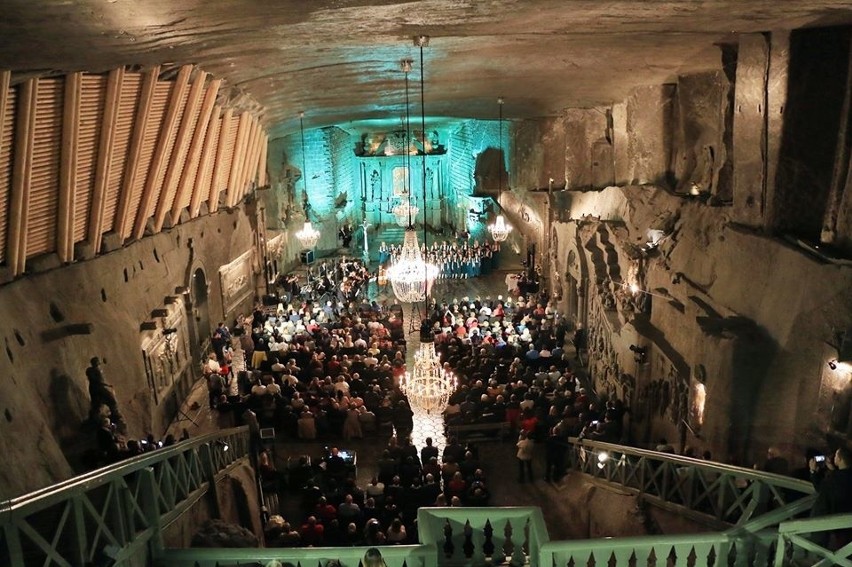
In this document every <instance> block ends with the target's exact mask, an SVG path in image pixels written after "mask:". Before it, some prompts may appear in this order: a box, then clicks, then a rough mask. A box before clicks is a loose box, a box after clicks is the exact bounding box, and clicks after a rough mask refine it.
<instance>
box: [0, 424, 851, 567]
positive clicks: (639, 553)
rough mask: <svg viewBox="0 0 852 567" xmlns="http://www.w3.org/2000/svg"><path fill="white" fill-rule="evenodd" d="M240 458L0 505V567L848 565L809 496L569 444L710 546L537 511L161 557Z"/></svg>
mask: <svg viewBox="0 0 852 567" xmlns="http://www.w3.org/2000/svg"><path fill="white" fill-rule="evenodd" d="M247 453H248V432H247V429H246V428H238V429H230V430H224V431H221V432H218V433H215V434H211V435H207V436H204V437H199V438H197V439H192V440H189V441H185V442H183V443H179V444H178V445H175V446H173V447H168V448H165V449H160V450H158V451H155V452H152V453H149V454H146V455H142V456H140V457H136V458H134V459H129V460H127V461H123V462H121V463H118V464H116V465H113V466H111V467H108V468H104V469H100V470H97V471H92V472H91V473H87V474H85V475H81V476H78V477H75V478H72V479H69V480H67V481H65V482H61V483H59V484H56V485H54V486H51V487H49V488H45V489H43V490H40V491H37V492H34V493H32V494H28V495H26V496H22V497H20V498H16V499H14V500H9V501H6V502H4V503H2V504H0V523H2V524H0V525H2V531H0V565H3V566H6V565H8V566H10V567H22V566H29V565H42V566H47V567H50V566H52V565H59V566H63V567H65V566H67V567H77V566H79V567H83V566H84V565H89V564H92V563H94V562H96V561H97V560H98V559H99V555H101V554H104V553H106V555H108V556H109V557H110V558H111V559H112V560H113V561H114V563H113V564H114V565H149V564H154V565H157V566H162V567H214V566H217V565H218V566H222V565H228V566H234V567H236V566H242V565H244V566H249V565H251V566H253V567H254V566H257V565H265V564H266V563H268V562H270V561H273V560H277V561H280V562H282V563H289V564H291V565H293V566H295V567H326V565H327V564H328V563H329V562H335V563H337V564H339V565H340V567H380V566H381V565H382V562H383V565H384V566H385V567H438V565H445V566H447V565H486V564H492V565H493V564H498V563H504V564H506V563H510V564H512V565H516V566H521V565H527V564H528V565H530V566H531V567H572V566H576V565H588V566H590V567H592V566H596V565H607V566H608V567H618V566H620V565H652V564H657V565H671V566H677V565H691V566H705V565H706V566H710V565H733V566H735V567H745V566H749V567H752V566H756V565H763V566H766V565H772V564H774V565H775V566H776V567H782V566H786V565H820V566H828V565H844V566H849V567H852V558H851V556H852V545H846V546H845V547H843V548H841V549H839V550H838V549H830V548H829V546H828V544H827V541H828V539H827V537H826V534H828V533H830V532H832V531H836V530H841V529H845V530H852V514H848V515H840V516H827V517H823V518H811V519H805V520H795V519H793V518H794V517H795V516H798V515H802V514H806V513H807V512H808V510H809V509H810V507H811V505H812V503H813V501H814V498H815V496H814V490H813V488H812V487H811V486H810V484H809V483H806V482H802V481H798V480H795V479H791V478H788V477H782V476H778V475H772V474H767V473H763V472H759V471H753V470H751V469H743V468H739V467H732V466H728V465H720V464H716V463H709V462H706V461H701V460H697V459H689V458H686V457H679V456H675V455H667V454H663V453H658V452H656V451H645V450H642V449H634V448H630V447H624V446H619V445H611V444H607V443H595V442H589V441H574V442H573V443H572V447H571V462H572V467H573V468H574V469H575V470H576V471H578V472H582V473H585V474H588V475H590V476H591V477H592V480H593V482H600V483H608V484H615V485H618V486H619V488H621V489H627V490H628V491H631V492H633V493H636V494H641V495H642V497H643V498H645V499H647V500H649V501H650V502H652V503H654V504H656V505H659V506H662V507H664V508H667V509H669V510H672V511H675V512H678V513H681V514H682V515H684V516H686V517H690V518H692V519H698V520H703V521H705V522H706V523H708V525H717V526H718V527H719V528H721V529H720V530H719V531H717V532H710V533H701V534H689V535H675V536H647V537H631V538H604V539H595V540H576V541H553V542H551V541H550V539H549V536H548V532H547V527H546V526H545V524H544V520H543V518H542V514H541V510H540V509H539V508H537V507H507V508H464V507H462V508H421V509H420V510H419V511H418V515H417V522H418V531H419V538H420V541H421V542H422V543H421V544H420V545H407V546H382V547H379V548H377V549H378V551H379V553H380V554H381V562H375V561H373V562H372V563H371V560H368V558H367V551H368V549H369V548H367V547H353V548H296V549H275V548H271V549H196V548H193V549H163V547H162V540H161V534H160V526H162V525H165V524H168V523H169V522H171V521H173V520H174V519H175V518H176V517H178V516H179V515H181V514H183V513H185V512H186V511H187V510H188V509H189V508H190V507H191V506H192V504H194V503H195V502H196V501H197V500H198V499H199V498H201V497H202V496H203V495H204V494H205V493H206V491H207V490H208V489H209V486H210V484H209V481H210V480H211V479H213V478H214V477H215V475H216V474H218V473H219V472H221V471H222V470H224V469H226V468H227V467H229V466H231V465H232V464H233V463H234V462H236V461H237V460H239V459H241V458H243V457H245V456H246V455H247Z"/></svg>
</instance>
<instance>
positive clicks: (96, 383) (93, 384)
mask: <svg viewBox="0 0 852 567" xmlns="http://www.w3.org/2000/svg"><path fill="white" fill-rule="evenodd" d="M89 363H90V364H91V366H89V367H88V368H87V369H86V378H87V379H88V380H89V397H90V398H91V400H92V404H91V407H90V408H89V418H90V419H91V420H92V421H93V422H95V423H100V422H99V417H100V411H101V406H107V407H108V408H109V413H110V418H111V419H112V421H113V422H115V423H116V424H117V425H118V426H119V429H120V430H123V428H124V418H123V417H122V416H121V413H119V411H118V403H117V402H116V401H115V392H114V391H113V386H112V384H108V383H107V382H106V380H104V374H103V371H101V360H100V359H99V358H98V357H97V356H95V357H92V359H91V360H89Z"/></svg>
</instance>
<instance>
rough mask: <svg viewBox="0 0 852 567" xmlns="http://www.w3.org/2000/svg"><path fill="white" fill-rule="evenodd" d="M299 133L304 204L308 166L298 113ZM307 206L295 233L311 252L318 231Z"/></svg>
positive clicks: (306, 201)
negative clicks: (300, 226)
mask: <svg viewBox="0 0 852 567" xmlns="http://www.w3.org/2000/svg"><path fill="white" fill-rule="evenodd" d="M299 132H301V134H302V178H303V180H304V183H305V203H308V166H307V163H308V162H307V159H305V113H304V112H300V113H299ZM307 208H308V207H307V206H306V207H305V209H306V210H305V217H306V219H305V226H304V227H302V230H300V231H298V232H297V233H296V238H298V239H299V242H300V243H301V245H302V248H303V249H306V250H313V249H314V247H315V246H316V245H317V242H319V239H320V231H318V230H317V229H315V228H314V227H313V225H312V224H311V219H310V218H307V216H308V211H307Z"/></svg>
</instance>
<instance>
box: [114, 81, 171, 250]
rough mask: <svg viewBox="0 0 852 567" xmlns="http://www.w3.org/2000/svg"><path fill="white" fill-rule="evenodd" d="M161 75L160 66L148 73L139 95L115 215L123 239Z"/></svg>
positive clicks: (117, 231) (118, 230) (116, 225)
mask: <svg viewBox="0 0 852 567" xmlns="http://www.w3.org/2000/svg"><path fill="white" fill-rule="evenodd" d="M159 74H160V68H159V66H157V67H154V68H153V69H149V70H148V71H146V73H145V79H144V80H143V81H142V90H141V92H140V93H139V106H138V107H137V108H136V116H135V117H134V122H133V124H134V125H133V135H132V136H131V138H130V148H129V149H128V151H127V162H126V164H125V168H124V180H123V182H122V184H121V192H120V193H119V198H118V208H117V210H116V215H115V225H114V232H115V233H116V234H118V235H119V236H120V237H122V238H124V235H125V234H127V233H128V232H129V231H128V228H129V227H128V222H129V221H130V201H131V197H132V195H133V185H134V183H135V182H136V177H137V176H138V175H139V172H138V171H137V169H139V168H138V165H139V156H140V155H141V154H142V141H143V140H144V139H145V127H146V125H147V124H148V115H149V114H150V113H151V102H152V101H153V100H154V89H155V87H156V86H157V77H158V76H159Z"/></svg>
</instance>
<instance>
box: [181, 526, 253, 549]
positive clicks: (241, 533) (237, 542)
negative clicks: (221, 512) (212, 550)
mask: <svg viewBox="0 0 852 567" xmlns="http://www.w3.org/2000/svg"><path fill="white" fill-rule="evenodd" d="M259 543H260V542H259V540H258V539H257V536H256V535H254V534H253V533H251V532H250V531H248V530H247V529H245V528H244V527H242V526H237V525H234V524H230V523H228V522H225V521H223V520H208V521H207V522H205V523H204V525H203V526H201V529H199V530H198V532H196V534H195V535H194V536H192V547H229V548H234V547H258V545H259Z"/></svg>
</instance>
